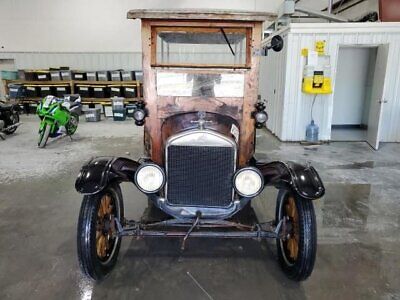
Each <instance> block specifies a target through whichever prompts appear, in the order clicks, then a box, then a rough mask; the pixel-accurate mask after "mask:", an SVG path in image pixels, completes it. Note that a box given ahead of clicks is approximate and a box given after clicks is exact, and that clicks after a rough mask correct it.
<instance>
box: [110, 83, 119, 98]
mask: <svg viewBox="0 0 400 300" xmlns="http://www.w3.org/2000/svg"><path fill="white" fill-rule="evenodd" d="M109 89H110V96H111V97H121V96H122V86H120V85H110V86H109Z"/></svg>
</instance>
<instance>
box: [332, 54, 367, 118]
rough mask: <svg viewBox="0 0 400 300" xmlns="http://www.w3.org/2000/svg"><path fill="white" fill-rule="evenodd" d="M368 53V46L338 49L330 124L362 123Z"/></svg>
mask: <svg viewBox="0 0 400 300" xmlns="http://www.w3.org/2000/svg"><path fill="white" fill-rule="evenodd" d="M370 55H371V49H370V48H353V47H342V48H340V49H339V58H338V66H337V71H336V83H335V96H334V99H333V115H332V125H358V124H361V123H362V119H363V112H364V104H365V103H366V102H367V101H366V97H367V89H366V88H367V82H368V70H369V62H370Z"/></svg>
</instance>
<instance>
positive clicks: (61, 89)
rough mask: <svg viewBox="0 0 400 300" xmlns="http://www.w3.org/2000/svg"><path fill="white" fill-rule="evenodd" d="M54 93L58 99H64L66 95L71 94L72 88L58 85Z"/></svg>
mask: <svg viewBox="0 0 400 300" xmlns="http://www.w3.org/2000/svg"><path fill="white" fill-rule="evenodd" d="M54 89H55V91H54V93H55V96H56V97H59V98H63V97H64V95H68V94H71V87H70V86H69V85H67V84H66V85H56V86H54Z"/></svg>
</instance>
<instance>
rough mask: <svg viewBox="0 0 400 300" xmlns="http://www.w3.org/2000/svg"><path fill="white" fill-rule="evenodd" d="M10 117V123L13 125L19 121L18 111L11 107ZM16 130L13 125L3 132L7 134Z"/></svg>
mask: <svg viewBox="0 0 400 300" xmlns="http://www.w3.org/2000/svg"><path fill="white" fill-rule="evenodd" d="M10 119H11V125H15V124H17V123H19V113H18V111H16V110H14V109H13V110H12V111H11V116H10ZM16 130H17V127H13V128H11V129H8V130H5V131H4V133H5V134H7V135H9V134H12V133H14V132H15V131H16Z"/></svg>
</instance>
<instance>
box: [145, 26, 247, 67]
mask: <svg viewBox="0 0 400 300" xmlns="http://www.w3.org/2000/svg"><path fill="white" fill-rule="evenodd" d="M221 28H222V29H223V30H221ZM163 31H168V32H171V31H176V32H188V33H221V35H223V32H224V33H227V34H230V33H239V34H244V35H245V38H246V45H245V51H244V53H243V54H244V55H245V63H244V64H201V63H162V62H158V61H157V36H158V33H160V32H163ZM222 31H223V32H222ZM251 37H252V28H251V27H245V26H240V25H239V26H238V27H226V26H220V27H218V26H215V27H202V26H196V27H193V26H190V27H189V26H181V25H178V26H151V67H165V68H211V69H217V68H221V69H250V68H251ZM226 47H227V49H229V47H230V46H229V45H228V44H227V45H226Z"/></svg>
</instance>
